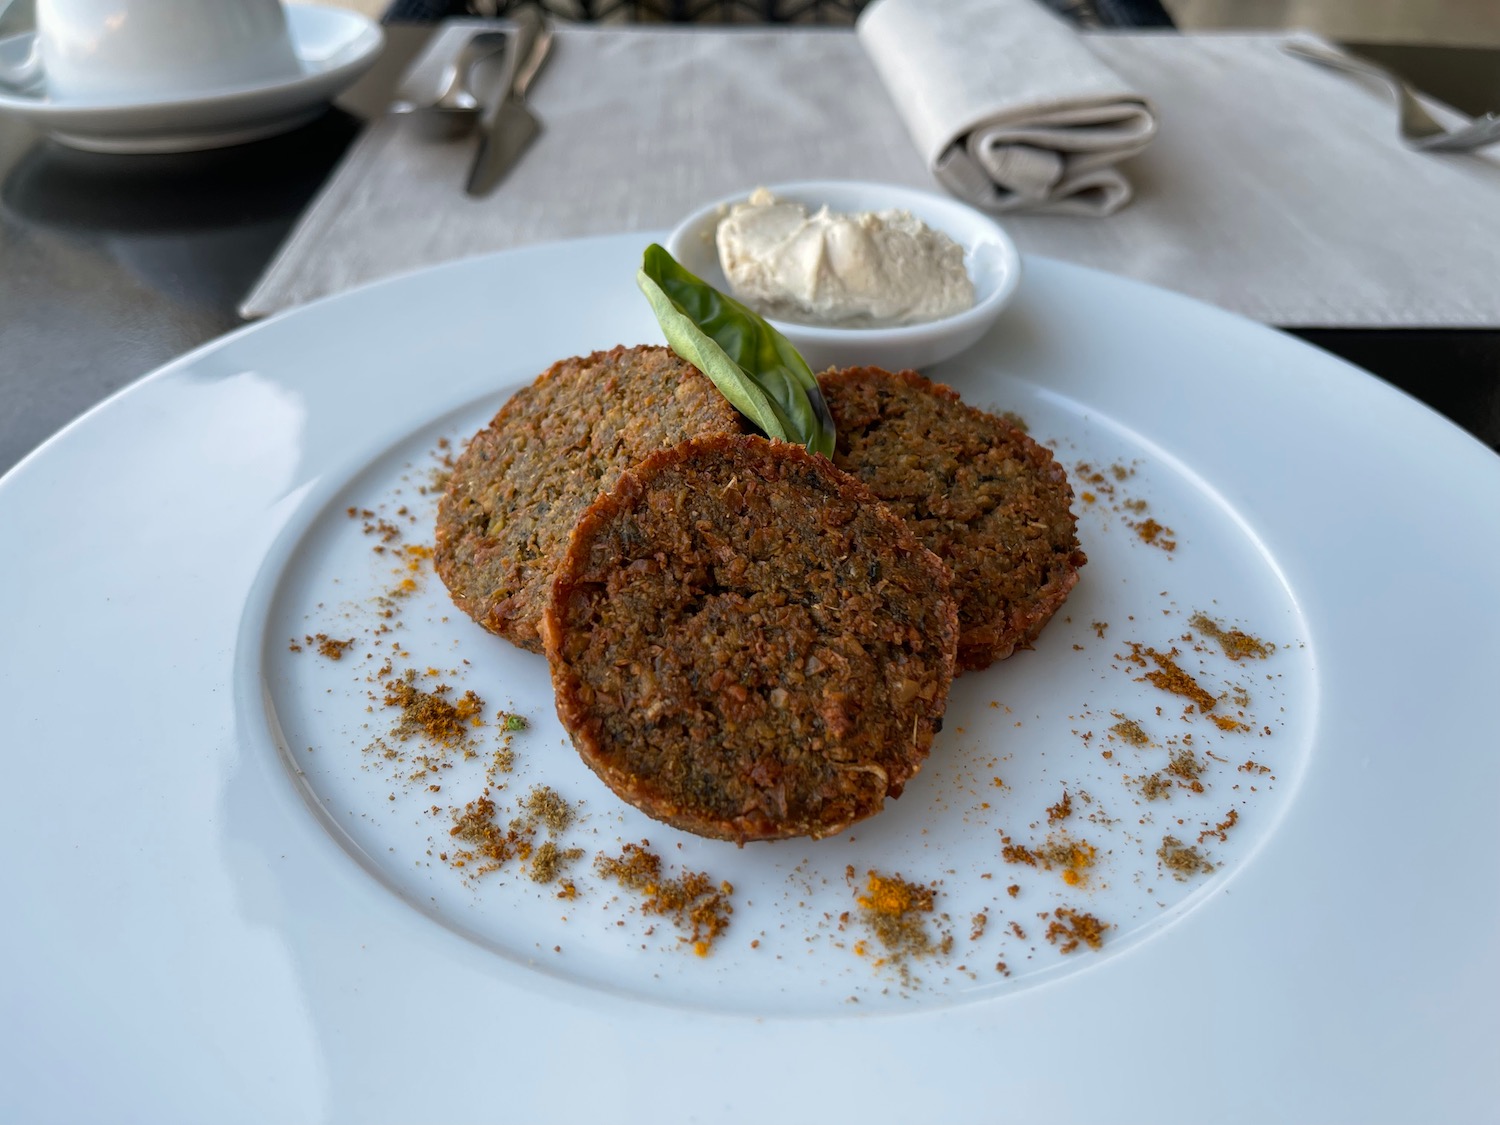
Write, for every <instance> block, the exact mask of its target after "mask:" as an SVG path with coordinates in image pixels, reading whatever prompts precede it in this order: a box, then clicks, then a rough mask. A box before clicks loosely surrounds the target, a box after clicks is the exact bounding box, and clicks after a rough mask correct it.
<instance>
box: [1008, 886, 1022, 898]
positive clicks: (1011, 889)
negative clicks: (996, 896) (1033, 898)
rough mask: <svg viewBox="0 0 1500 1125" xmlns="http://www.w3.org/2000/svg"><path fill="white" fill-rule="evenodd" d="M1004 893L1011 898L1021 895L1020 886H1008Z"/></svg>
mask: <svg viewBox="0 0 1500 1125" xmlns="http://www.w3.org/2000/svg"><path fill="white" fill-rule="evenodd" d="M1005 893H1006V894H1008V895H1010V897H1011V898H1015V897H1016V896H1017V895H1018V894H1020V893H1021V884H1020V883H1012V884H1011V885H1010V886H1008V887H1006V888H1005Z"/></svg>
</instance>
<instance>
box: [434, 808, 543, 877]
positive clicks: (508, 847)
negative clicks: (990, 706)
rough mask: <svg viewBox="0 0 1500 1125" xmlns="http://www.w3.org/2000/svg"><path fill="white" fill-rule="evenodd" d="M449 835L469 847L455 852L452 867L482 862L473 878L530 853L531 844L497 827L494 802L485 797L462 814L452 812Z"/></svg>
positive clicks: (520, 836) (515, 834)
mask: <svg viewBox="0 0 1500 1125" xmlns="http://www.w3.org/2000/svg"><path fill="white" fill-rule="evenodd" d="M448 835H450V836H452V837H454V838H455V839H458V840H462V841H463V842H464V843H466V844H469V845H471V846H470V847H469V848H461V849H458V850H457V851H455V852H454V853H453V856H452V858H451V859H449V860H448V862H449V863H451V864H452V865H453V866H454V867H467V866H468V865H469V864H470V863H472V862H473V861H474V860H476V859H482V860H485V861H486V862H485V863H484V864H483V865H482V866H481V867H480V868H479V870H478V871H477V872H476V874H485V873H487V872H490V871H494V870H496V869H497V868H499V867H503V866H504V865H505V864H506V863H508V862H510V860H512V859H514V858H515V857H516V856H520V857H521V858H523V859H524V858H525V857H526V855H527V854H529V852H530V850H531V844H530V841H529V840H527V839H525V838H524V837H523V836H522V835H521V834H520V833H518V832H517V831H516V830H515V829H514V828H510V829H506V828H502V827H501V826H500V825H499V824H498V823H496V821H495V802H494V801H492V800H491V799H490V798H489V797H488V796H482V797H476V798H475V799H474V800H472V801H470V802H469V803H468V804H467V805H465V806H464V808H463V811H462V812H459V811H458V810H457V809H454V810H453V827H452V828H450V829H449V830H448Z"/></svg>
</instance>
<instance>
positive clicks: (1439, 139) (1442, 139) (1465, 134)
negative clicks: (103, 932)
mask: <svg viewBox="0 0 1500 1125" xmlns="http://www.w3.org/2000/svg"><path fill="white" fill-rule="evenodd" d="M1281 49H1282V50H1283V51H1285V52H1286V53H1287V54H1289V55H1295V56H1296V57H1297V58H1299V59H1306V60H1307V61H1308V62H1311V63H1317V64H1318V65H1319V66H1326V67H1328V68H1330V69H1332V70H1342V71H1346V72H1347V73H1349V74H1362V75H1365V76H1366V77H1369V78H1378V79H1380V81H1382V82H1384V83H1385V84H1386V85H1388V86H1389V87H1390V88H1391V90H1392V91H1393V92H1394V93H1395V95H1396V107H1397V109H1398V110H1399V112H1400V125H1399V129H1400V133H1401V139H1402V140H1403V141H1405V142H1406V143H1407V144H1408V145H1410V146H1411V147H1412V148H1415V149H1420V150H1422V151H1423V152H1470V151H1472V150H1473V149H1476V148H1482V147H1483V146H1485V145H1490V144H1494V143H1495V142H1496V141H1500V116H1497V115H1496V114H1493V113H1486V114H1485V115H1484V116H1483V117H1476V118H1475V119H1474V120H1473V121H1471V122H1469V124H1467V125H1464V126H1462V127H1461V128H1458V129H1454V130H1451V131H1450V130H1448V129H1446V128H1444V127H1443V126H1442V125H1440V124H1439V123H1438V122H1437V121H1436V120H1434V118H1433V117H1432V115H1431V114H1430V113H1428V112H1427V111H1426V110H1425V109H1423V108H1422V104H1421V102H1419V101H1418V100H1417V95H1416V92H1415V91H1413V90H1412V88H1411V87H1410V86H1408V85H1407V84H1406V83H1405V82H1403V81H1402V80H1401V79H1400V78H1398V77H1396V75H1394V74H1392V73H1391V72H1390V71H1389V70H1386V69H1385V68H1384V67H1382V66H1377V65H1375V64H1374V63H1372V62H1366V61H1365V60H1364V59H1357V58H1354V57H1352V56H1350V55H1343V54H1339V53H1338V52H1336V51H1330V50H1327V49H1325V48H1323V47H1318V46H1316V45H1314V44H1311V43H1303V42H1290V43H1283V44H1282V45H1281Z"/></svg>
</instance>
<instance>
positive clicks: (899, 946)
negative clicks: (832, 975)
mask: <svg viewBox="0 0 1500 1125" xmlns="http://www.w3.org/2000/svg"><path fill="white" fill-rule="evenodd" d="M935 898H936V892H935V891H934V890H933V889H932V888H931V887H924V886H922V885H920V884H918V883H908V882H907V881H906V880H905V879H903V878H901V876H900V875H881V874H880V873H879V872H876V871H870V872H867V874H866V882H865V892H864V893H863V894H856V895H855V897H854V901H855V903H856V904H857V905H858V906H859V908H860V918H861V920H862V921H863V922H864V924H865V925H866V926H867V927H868V928H869V930H870V932H871V933H873V934H874V935H875V937H876V939H877V940H878V941H879V942H880V944H881V946H882V948H884V950H885V952H886V956H885V957H882V958H880V959H879V960H877V961H876V964H882V963H884V962H886V961H896V962H900V961H902V960H904V959H905V958H907V957H925V956H927V955H928V954H930V953H933V952H935V951H946V947H947V945H948V944H950V942H951V939H945V940H944V941H941V942H935V941H934V940H933V938H932V934H931V932H930V931H929V930H928V928H927V919H928V917H929V916H930V915H931V914H932V912H933V909H934V902H935ZM855 952H856V953H859V952H862V950H861V949H860V948H858V947H857V948H856V950H855Z"/></svg>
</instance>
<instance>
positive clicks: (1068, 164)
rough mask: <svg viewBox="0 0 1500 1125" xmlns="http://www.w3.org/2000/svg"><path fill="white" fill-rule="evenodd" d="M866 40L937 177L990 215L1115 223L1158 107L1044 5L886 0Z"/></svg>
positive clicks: (864, 33)
mask: <svg viewBox="0 0 1500 1125" xmlns="http://www.w3.org/2000/svg"><path fill="white" fill-rule="evenodd" d="M858 33H859V37H860V41H861V42H862V43H863V44H864V47H865V52H866V54H868V55H869V57H870V59H871V61H873V62H874V64H875V68H876V70H877V71H878V72H879V73H880V77H881V80H882V81H883V82H884V83H885V87H886V89H887V90H889V91H890V94H891V98H892V100H894V101H895V103H896V107H897V109H898V110H899V112H900V113H901V116H902V119H903V120H904V121H905V123H906V128H907V131H908V132H909V133H910V134H911V136H912V139H913V140H914V141H915V142H916V144H917V147H918V149H919V150H920V151H921V153H922V156H923V158H924V159H925V160H926V161H927V164H928V167H929V168H931V169H932V172H933V174H934V175H935V176H936V177H937V179H938V181H939V182H940V183H942V184H943V185H944V186H945V187H946V188H947V189H948V190H949V191H951V192H953V194H955V195H957V196H958V197H959V198H961V199H964V200H966V201H968V202H969V203H972V204H974V205H976V206H978V207H982V208H984V209H985V210H989V211H1019V210H1030V211H1044V212H1045V211H1050V212H1054V213H1062V214H1073V215H1109V214H1112V213H1113V212H1115V211H1118V210H1119V209H1120V208H1121V207H1123V206H1125V204H1126V203H1128V202H1129V201H1130V197H1131V188H1130V181H1129V180H1127V179H1126V178H1125V176H1124V175H1123V174H1122V173H1121V172H1120V170H1119V169H1118V168H1117V167H1116V165H1118V164H1119V162H1120V161H1122V160H1124V159H1126V158H1127V157H1130V156H1134V155H1135V154H1136V153H1138V152H1140V151H1141V150H1142V149H1144V148H1145V147H1146V145H1147V143H1148V142H1150V140H1151V138H1152V137H1153V136H1154V135H1155V134H1156V115H1155V113H1154V112H1153V110H1152V108H1151V105H1150V103H1149V102H1148V101H1147V100H1146V99H1145V98H1144V97H1142V96H1141V95H1140V94H1138V93H1136V92H1134V91H1133V90H1131V89H1130V88H1129V87H1127V86H1126V85H1125V84H1124V83H1123V82H1122V81H1121V80H1120V79H1119V78H1118V77H1117V76H1116V75H1115V74H1114V73H1113V72H1112V71H1111V70H1110V69H1109V68H1108V67H1107V66H1105V65H1104V64H1103V63H1102V62H1100V61H1099V59H1098V58H1097V57H1096V56H1095V55H1094V54H1093V53H1092V52H1091V51H1090V50H1089V48H1088V47H1087V46H1086V45H1085V44H1084V42H1083V41H1082V40H1081V39H1080V38H1079V36H1078V35H1077V34H1076V33H1075V32H1074V31H1073V29H1072V28H1071V27H1069V26H1068V25H1067V24H1066V23H1064V22H1063V21H1062V20H1061V19H1059V18H1058V17H1057V16H1055V15H1053V14H1052V13H1051V12H1050V11H1048V10H1046V9H1045V8H1043V7H1042V6H1041V4H1039V3H1037V2H1036V0H875V2H874V3H873V4H871V5H870V6H869V7H867V8H866V9H865V10H864V12H863V14H862V15H861V16H860V19H859V23H858Z"/></svg>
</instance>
